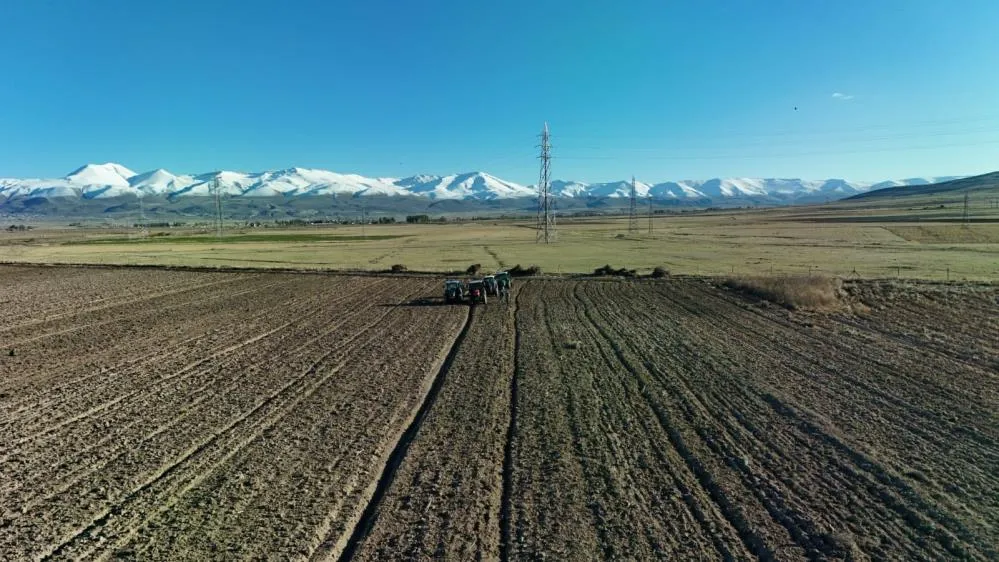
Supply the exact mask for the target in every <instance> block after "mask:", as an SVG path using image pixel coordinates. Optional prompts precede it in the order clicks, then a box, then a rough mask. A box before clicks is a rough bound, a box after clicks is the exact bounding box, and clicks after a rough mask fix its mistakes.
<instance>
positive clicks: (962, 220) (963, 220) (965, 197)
mask: <svg viewBox="0 0 999 562" xmlns="http://www.w3.org/2000/svg"><path fill="white" fill-rule="evenodd" d="M961 224H963V225H964V226H965V227H967V226H968V192H967V191H965V192H964V215H963V216H962V217H961Z"/></svg>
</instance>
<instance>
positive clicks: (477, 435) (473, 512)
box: [341, 299, 515, 560]
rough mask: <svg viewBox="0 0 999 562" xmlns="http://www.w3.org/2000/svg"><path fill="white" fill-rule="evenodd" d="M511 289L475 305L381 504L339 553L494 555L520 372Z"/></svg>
mask: <svg viewBox="0 0 999 562" xmlns="http://www.w3.org/2000/svg"><path fill="white" fill-rule="evenodd" d="M512 302H513V299H511V304H510V305H504V304H502V303H501V302H500V301H499V300H497V301H495V302H494V304H490V305H489V306H479V307H476V308H475V311H474V314H473V315H472V317H471V319H470V323H469V326H468V330H467V333H466V335H465V337H464V338H463V340H461V341H460V342H459V345H460V347H458V348H457V349H456V350H455V355H454V361H453V362H452V363H451V364H450V365H449V368H448V369H447V372H446V373H442V376H443V379H442V382H443V384H442V389H441V392H440V393H439V394H438V395H437V397H436V400H435V401H434V403H433V405H432V408H431V409H430V412H429V414H428V415H427V417H426V418H425V419H424V420H423V422H422V424H421V425H420V427H419V431H418V433H416V437H415V439H414V440H413V442H412V444H411V445H410V446H409V447H408V451H407V454H406V455H405V459H404V461H403V462H402V463H401V464H400V466H399V468H398V470H397V472H396V474H395V477H394V481H393V485H392V486H391V487H389V488H388V490H387V491H386V493H385V495H384V497H383V498H382V500H381V502H380V504H379V505H378V509H377V511H376V512H374V513H373V516H374V521H373V524H372V525H371V528H370V529H368V530H367V532H366V533H365V534H364V536H363V537H362V538H363V541H361V542H360V545H359V546H358V547H357V548H356V549H352V550H350V551H348V552H346V553H345V556H344V557H342V558H341V559H343V560H349V559H355V560H384V559H388V558H406V559H426V558H442V557H443V558H446V559H454V560H471V559H483V558H484V559H496V558H498V557H499V552H500V521H499V516H500V512H501V496H502V480H503V478H502V477H503V475H502V472H503V461H504V450H505V445H506V437H507V429H508V425H509V415H510V385H511V380H512V376H513V357H514V349H513V343H514V342H513V336H514V330H513V319H514V310H515V307H514V305H513V303H512Z"/></svg>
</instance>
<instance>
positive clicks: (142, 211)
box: [136, 192, 149, 238]
mask: <svg viewBox="0 0 999 562" xmlns="http://www.w3.org/2000/svg"><path fill="white" fill-rule="evenodd" d="M136 196H137V197H138V198H139V228H140V231H139V232H140V236H142V237H143V238H145V237H147V236H149V221H147V220H146V202H145V199H144V197H143V195H142V193H141V192H139V193H136Z"/></svg>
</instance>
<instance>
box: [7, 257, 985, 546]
mask: <svg viewBox="0 0 999 562" xmlns="http://www.w3.org/2000/svg"><path fill="white" fill-rule="evenodd" d="M849 289H850V291H851V294H852V295H853V296H852V298H854V299H855V300H856V301H857V302H858V303H860V302H862V303H863V306H856V307H854V308H853V310H854V311H855V312H846V311H843V312H825V313H809V312H801V311H796V312H791V311H788V310H786V309H783V308H780V307H776V306H773V305H768V303H763V302H755V301H753V300H752V299H750V298H748V297H743V296H740V295H737V294H734V293H732V292H729V291H728V290H726V289H723V288H720V287H719V286H718V285H717V284H716V283H715V282H713V281H710V280H697V279H683V280H673V281H662V282H623V281H570V280H530V281H526V282H524V281H518V282H517V284H516V286H515V293H514V296H513V298H512V299H511V301H510V302H509V303H502V302H498V300H496V301H493V300H491V301H490V303H489V305H487V306H479V307H475V308H474V309H470V308H468V307H464V306H440V305H439V302H438V301H437V299H436V298H435V297H436V296H437V294H438V292H439V281H438V280H434V279H428V278H384V277H383V278H377V277H348V276H327V275H292V274H252V273H195V272H181V271H151V270H114V269H72V268H33V267H23V268H22V267H0V301H2V302H0V304H2V306H0V558H4V559H15V560H20V559H46V558H51V559H76V558H109V557H118V558H126V559H143V560H148V559H153V560H173V559H245V558H272V559H310V558H312V559H341V560H347V559H357V560H361V559H363V560H384V559H425V558H433V557H436V558H447V559H455V560H467V559H501V560H506V559H543V558H547V559H572V560H581V559H587V560H588V559H611V558H615V559H704V560H717V559H731V560H753V559H761V560H808V559H813V560H819V559H850V560H865V559H872V560H881V559H905V560H909V559H914V560H915V559H924V560H937V559H967V560H990V559H996V558H997V557H999V549H997V546H996V545H997V544H999V468H997V467H999V414H997V412H999V290H997V288H996V287H995V286H986V285H963V286H962V285H930V284H913V285H899V284H893V283H859V282H858V283H857V284H855V285H853V286H852V287H849ZM844 310H845V309H844Z"/></svg>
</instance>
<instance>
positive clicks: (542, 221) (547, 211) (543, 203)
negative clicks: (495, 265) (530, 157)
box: [535, 121, 555, 244]
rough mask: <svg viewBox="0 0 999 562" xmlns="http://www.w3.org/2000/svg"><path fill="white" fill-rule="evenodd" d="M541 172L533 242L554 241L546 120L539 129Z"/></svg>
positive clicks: (552, 199) (550, 169) (552, 200)
mask: <svg viewBox="0 0 999 562" xmlns="http://www.w3.org/2000/svg"><path fill="white" fill-rule="evenodd" d="M538 158H540V159H541V174H540V177H539V178H538V229H537V237H536V238H535V242H539V243H540V242H541V241H544V243H545V244H551V243H552V242H554V241H555V198H554V197H553V196H552V181H551V180H552V143H551V136H550V135H549V133H548V122H547V121H546V122H545V127H544V129H542V130H541V155H540V156H538Z"/></svg>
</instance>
